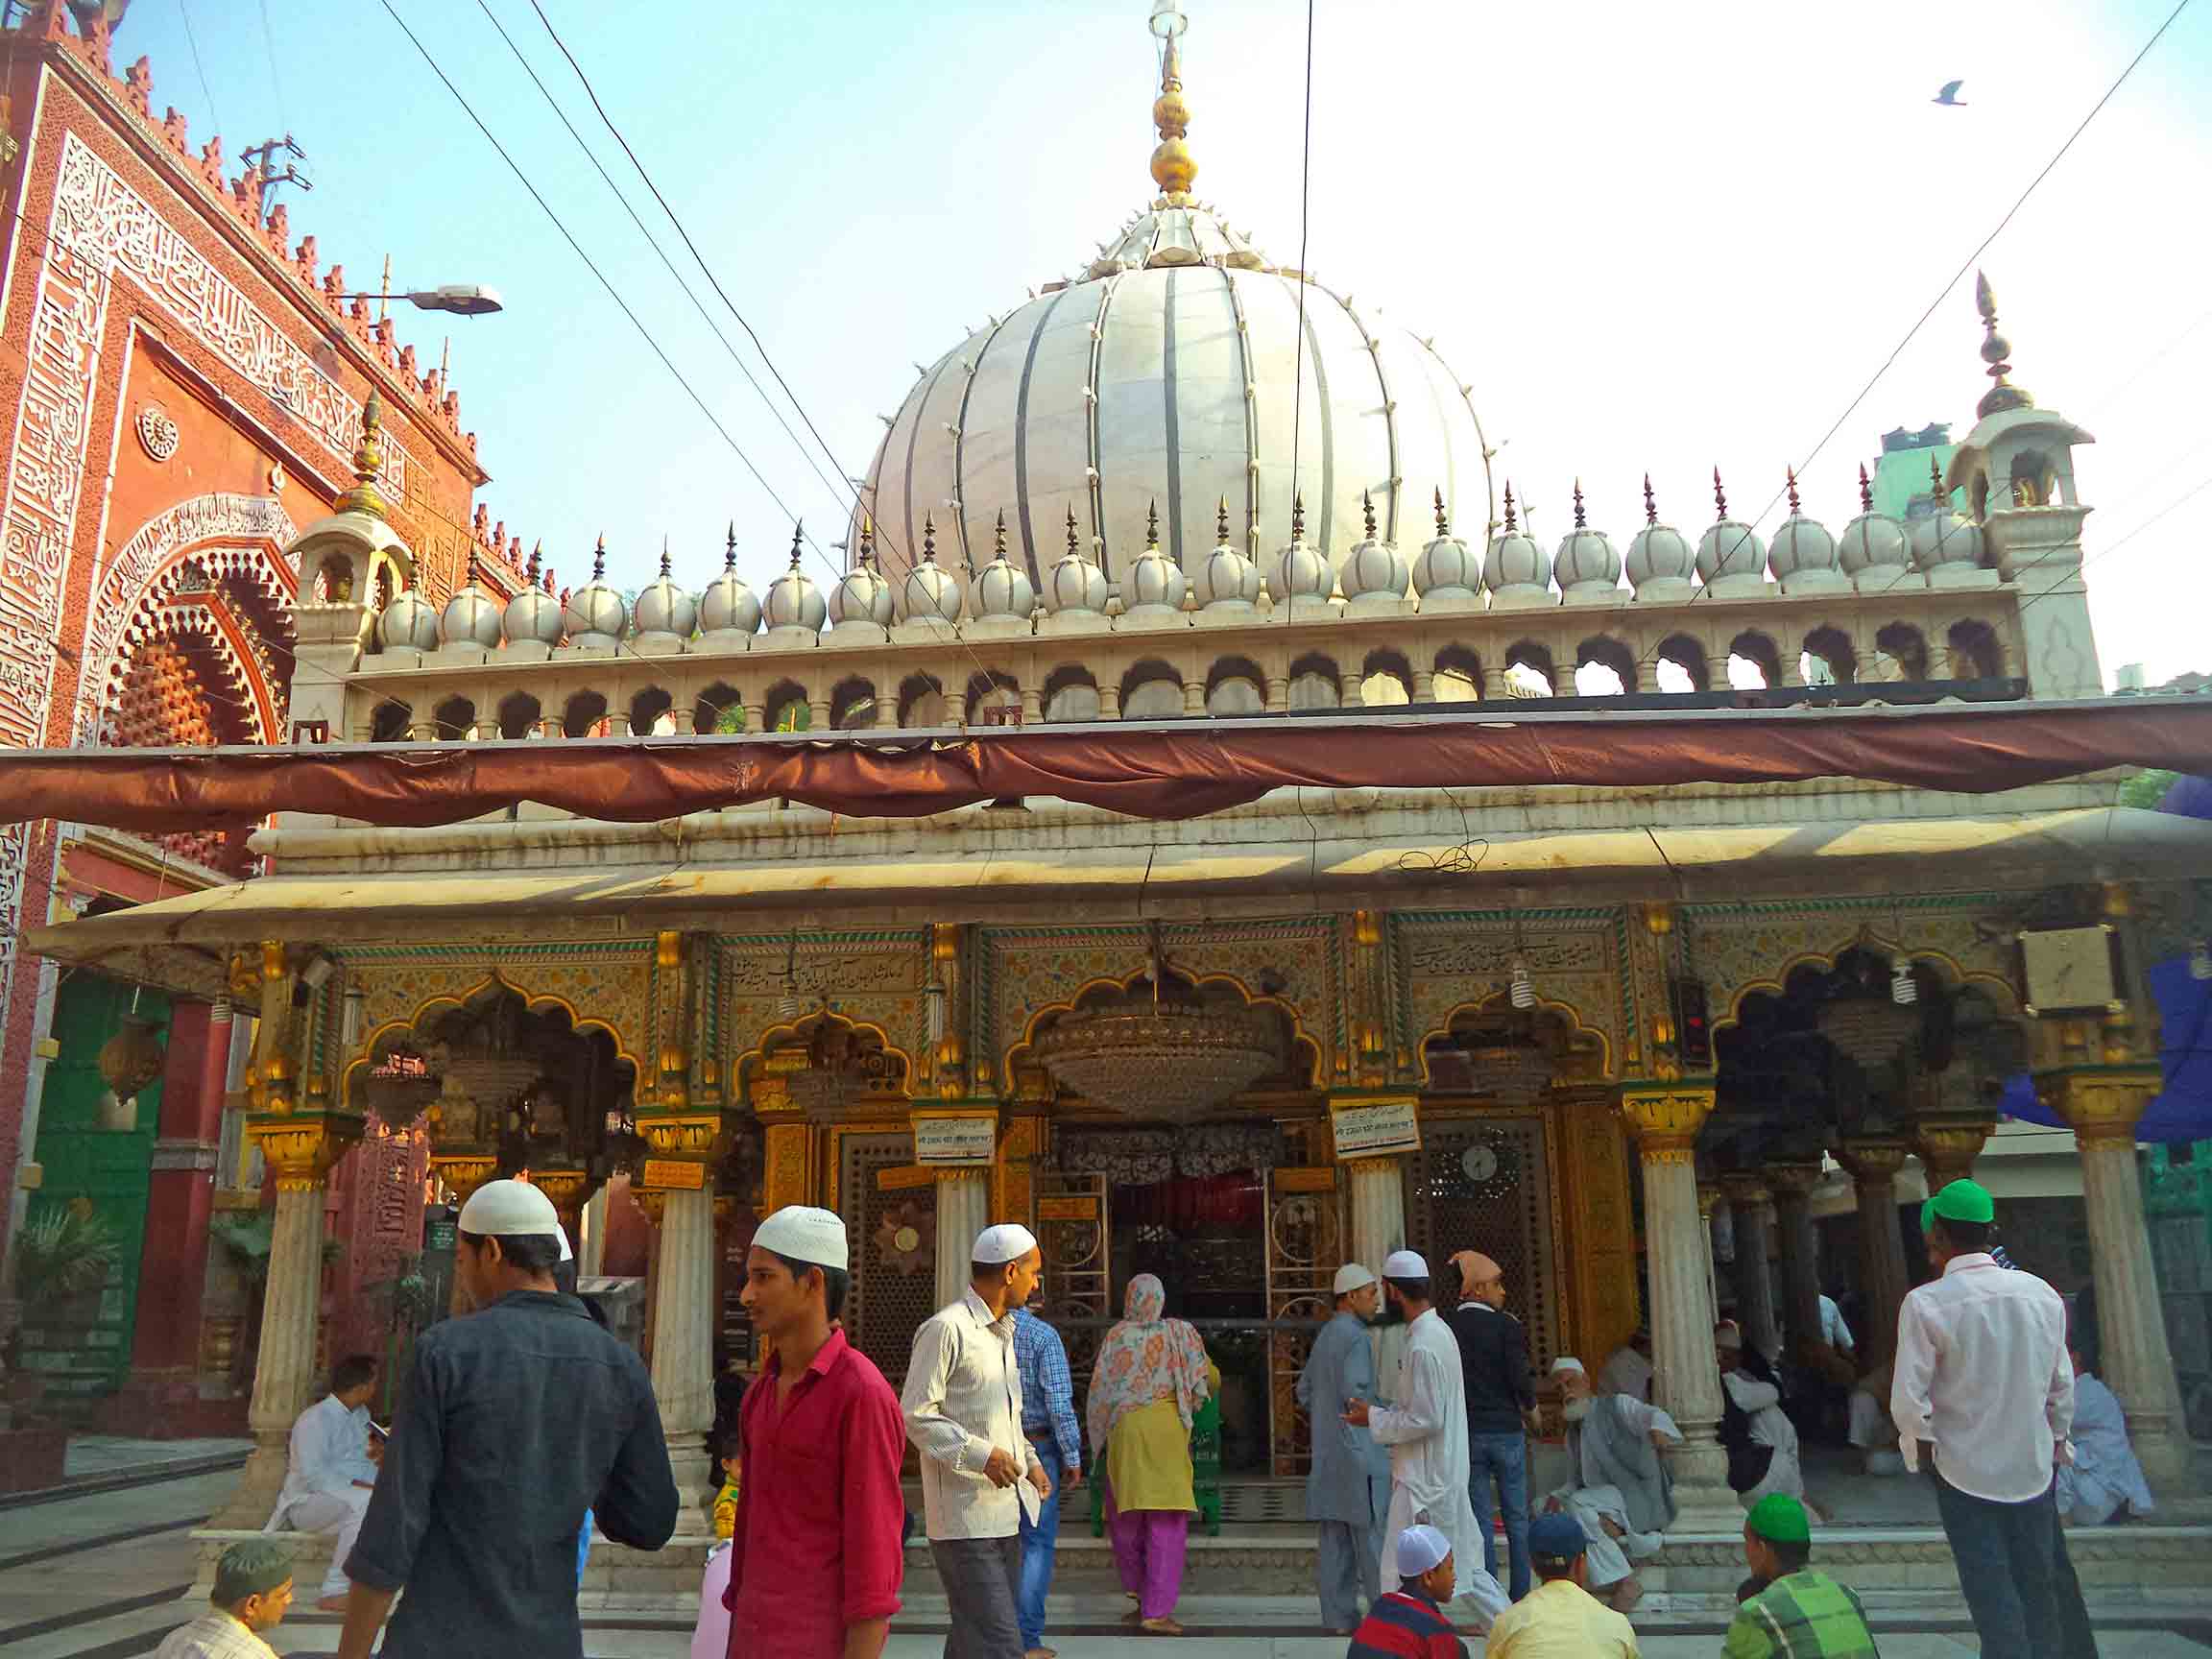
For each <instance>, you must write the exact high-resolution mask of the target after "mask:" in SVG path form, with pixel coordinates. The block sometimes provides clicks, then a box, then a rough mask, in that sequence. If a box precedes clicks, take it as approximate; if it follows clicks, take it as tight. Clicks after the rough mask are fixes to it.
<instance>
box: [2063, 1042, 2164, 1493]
mask: <svg viewBox="0 0 2212 1659" xmlns="http://www.w3.org/2000/svg"><path fill="white" fill-rule="evenodd" d="M2035 1086H2036V1091H2037V1093H2038V1094H2041V1095H2042V1097H2043V1098H2044V1100H2045V1101H2046V1102H2047V1103H2049V1104H2050V1105H2051V1106H2052V1107H2053V1108H2054V1109H2055V1110H2056V1112H2057V1113H2058V1115H2059V1116H2060V1117H2062V1118H2065V1119H2066V1122H2067V1124H2068V1125H2069V1126H2070V1127H2071V1128H2072V1129H2073V1131H2074V1138H2075V1140H2076V1141H2077V1142H2079V1143H2080V1149H2081V1196H2082V1199H2083V1201H2084V1203H2085V1204H2086V1206H2087V1209H2088V1213H2089V1254H2090V1262H2091V1264H2092V1266H2093V1268H2094V1269H2095V1272H2096V1281H2097V1335H2098V1343H2099V1346H2100V1348H2101V1349H2102V1352H2103V1358H2102V1361H2101V1363H2102V1365H2103V1369H2104V1384H2105V1386H2106V1387H2108V1388H2110V1389H2111V1390H2112V1392H2113V1393H2115V1394H2117V1395H2118V1396H2119V1397H2120V1404H2121V1406H2122V1407H2124V1408H2125V1409H2126V1411H2127V1413H2128V1438H2129V1439H2131V1440H2132V1441H2133V1442H2134V1444H2135V1455H2136V1456H2137V1457H2139V1458H2140V1459H2141V1460H2142V1463H2143V1472H2144V1474H2145V1475H2146V1476H2147V1477H2149V1479H2150V1480H2151V1483H2152V1487H2153V1488H2155V1489H2156V1490H2158V1491H2159V1492H2161V1493H2165V1494H2172V1495H2175V1496H2179V1495H2180V1494H2182V1493H2184V1492H2186V1491H2188V1490H2190V1479H2189V1475H2190V1470H2189V1441H2188V1439H2187V1436H2186V1434H2185V1433H2184V1432H2183V1430H2182V1424H2183V1421H2184V1419H2183V1417H2182V1411H2181V1392H2180V1388H2179V1386H2178V1385H2177V1383H2176V1380H2175V1376H2174V1354H2173V1350H2172V1349H2171V1348H2170V1347H2169V1346H2168V1343H2167V1339H2166V1320H2165V1315H2164V1312H2163V1310H2161V1309H2160V1307H2159V1302H2158V1283H2157V1280H2156V1278H2155V1277H2154V1276H2153V1275H2152V1266H2151V1239H2150V1235H2149V1234H2148V1233H2147V1232H2146V1231H2145V1228H2144V1223H2143V1186H2142V1178H2141V1176H2140V1174H2139V1172H2138V1171H2137V1168H2136V1165H2135V1125H2136V1123H2137V1122H2138V1121H2139V1120H2140V1119H2141V1118H2142V1116H2143V1112H2144V1109H2145V1108H2146V1107H2147V1106H2149V1105H2150V1104H2151V1102H2152V1099H2154V1098H2155V1097H2156V1096H2157V1094H2158V1092H2159V1090H2160V1088H2161V1087H2162V1086H2163V1080H2162V1078H2161V1076H2160V1072H2159V1069H2158V1067H2156V1066H2155V1065H2147V1066H2146V1065H2117V1066H2083V1067H2078V1068H2072V1069H2068V1070H2059V1071H2045V1072H2038V1073H2036V1077H2035Z"/></svg>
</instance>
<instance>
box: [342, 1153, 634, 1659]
mask: <svg viewBox="0 0 2212 1659" xmlns="http://www.w3.org/2000/svg"><path fill="white" fill-rule="evenodd" d="M560 1251H561V1223H560V1218H559V1217H558V1216H557V1215H556V1214H554V1210H553V1205H552V1203H551V1201H550V1200H548V1199H547V1198H546V1196H545V1194H544V1193H543V1192H541V1191H540V1190H538V1189H537V1188H535V1187H533V1186H531V1185H529V1184H528V1183H527V1182H522V1181H488V1182H486V1183H485V1184H484V1185H483V1186H482V1187H480V1188H478V1189H477V1190H476V1191H475V1192H474V1193H473V1194H472V1195H471V1196H470V1198H469V1202H468V1204H467V1205H465V1206H464V1207H463V1209H462V1211H461V1238H460V1244H459V1248H458V1249H457V1250H456V1251H455V1252H454V1270H455V1272H456V1273H458V1274H459V1276H460V1279H461V1283H462V1286H463V1288H464V1289H466V1290H467V1291H468V1293H469V1298H470V1300H472V1301H473V1302H474V1303H475V1305H476V1308H477V1311H476V1312H474V1313H471V1314H469V1316H468V1317H466V1318H461V1319H447V1320H445V1321H443V1322H442V1323H440V1324H437V1325H433V1326H432V1327H431V1328H430V1329H429V1330H428V1331H426V1332H424V1333H423V1334H422V1337H421V1341H419V1342H418V1343H417V1344H416V1346H415V1370H414V1380H413V1383H412V1384H411V1385H410V1386H409V1388H408V1390H407V1402H406V1405H405V1406H404V1407H402V1408H401V1410H400V1413H399V1417H398V1421H397V1423H396V1424H395V1425H394V1426H393V1432H392V1444H391V1448H390V1450H389V1451H387V1452H386V1453H385V1455H384V1466H383V1470H382V1472H381V1473H380V1474H379V1476H378V1477H377V1481H376V1492H375V1495H374V1496H373V1498H371V1499H370V1501H369V1513H368V1515H367V1516H366V1517H365V1518H364V1519H363V1521H362V1524H361V1536H360V1539H359V1541H358V1542H356V1543H355V1545H354V1546H353V1553H352V1556H351V1557H350V1559H349V1560H348V1562H347V1563H346V1571H347V1575H348V1576H349V1577H350V1578H351V1579H352V1581H353V1593H352V1597H351V1599H350V1601H349V1605H348V1608H347V1613H346V1627H345V1629H344V1631H343V1632H342V1633H341V1634H340V1636H339V1638H338V1653H339V1659H369V1652H370V1648H371V1647H373V1645H374V1643H375V1640H376V1631H377V1627H378V1626H379V1625H381V1624H382V1623H383V1622H384V1615H385V1613H386V1612H387V1611H388V1610H389V1609H390V1608H391V1605H392V1599H393V1596H394V1595H395V1593H396V1592H397V1590H398V1589H399V1587H400V1586H401V1585H404V1586H406V1590H407V1599H405V1600H404V1601H402V1602H401V1603H400V1604H399V1611H398V1613H397V1616H396V1617H395V1618H394V1619H393V1621H392V1628H391V1630H390V1631H389V1632H388V1633H387V1635H386V1637H385V1641H384V1648H383V1651H384V1653H385V1655H386V1659H433V1656H435V1659H522V1656H524V1655H527V1656H528V1659H582V1655H583V1652H584V1635H583V1630H582V1627H581V1626H580V1624H579V1623H578V1622H577V1617H576V1573H577V1567H576V1553H577V1551H576V1544H577V1534H578V1532H579V1530H580V1529H581V1527H582V1525H583V1521H584V1512H585V1511H586V1510H587V1509H589V1510H590V1511H591V1512H592V1514H593V1517H594V1519H595V1520H596V1522H597V1524H598V1529H599V1531H600V1532H602V1533H603V1534H605V1535H606V1536H607V1537H609V1538H612V1539H613V1540H614V1541H615V1542H616V1543H617V1544H628V1545H630V1546H632V1547H633V1548H635V1549H638V1550H658V1549H660V1548H661V1545H663V1544H665V1543H667V1542H668V1539H669V1536H670V1534H672V1533H673V1532H674V1531H675V1530H676V1513H677V1495H676V1481H675V1478H674V1476H673V1475H672V1474H671V1473H670V1471H669V1467H668V1445H667V1442H666V1440H665V1439H663V1438H662V1436H661V1413H660V1410H659V1408H658V1407H656V1406H655V1405H654V1401H653V1385H652V1383H651V1382H650V1381H649V1380H648V1379H647V1377H646V1375H645V1367H644V1365H643V1363H642V1362H640V1361H639V1359H638V1358H637V1355H636V1354H634V1353H632V1352H631V1351H630V1350H629V1349H628V1348H627V1347H625V1346H624V1345H623V1344H621V1343H620V1342H617V1341H616V1340H615V1339H614V1338H613V1337H612V1336H610V1335H609V1334H607V1333H606V1332H604V1331H602V1330H601V1329H600V1328H599V1327H598V1326H597V1325H596V1324H594V1323H593V1322H592V1320H591V1317H590V1315H589V1314H588V1313H586V1312H585V1310H584V1308H583V1305H582V1304H581V1303H579V1302H577V1301H576V1300H575V1299H574V1298H573V1297H569V1296H564V1295H562V1294H561V1293H560V1292H559V1291H558V1290H556V1289H555V1287H554V1283H553V1269H554V1266H555V1264H556V1262H557V1261H558V1259H559V1256H560Z"/></svg>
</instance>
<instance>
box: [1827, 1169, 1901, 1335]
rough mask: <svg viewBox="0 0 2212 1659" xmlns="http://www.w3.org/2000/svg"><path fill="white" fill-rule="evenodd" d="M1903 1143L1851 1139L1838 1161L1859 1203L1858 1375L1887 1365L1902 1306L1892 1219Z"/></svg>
mask: <svg viewBox="0 0 2212 1659" xmlns="http://www.w3.org/2000/svg"><path fill="white" fill-rule="evenodd" d="M1906 1150H1907V1148H1906V1145H1905V1142H1902V1141H1900V1140H1898V1139H1897V1138H1896V1137H1894V1136H1890V1135H1855V1136H1852V1137H1851V1138H1850V1139H1848V1140H1846V1141H1845V1142H1843V1145H1842V1147H1841V1149H1840V1150H1839V1153H1838V1156H1839V1158H1840V1160H1841V1161H1842V1165H1843V1167H1844V1168H1845V1169H1847V1170H1849V1171H1850V1172H1851V1188H1852V1191H1853V1193H1854V1195H1855V1196H1856V1197H1857V1198H1858V1200H1859V1277H1860V1281H1861V1284H1860V1288H1861V1290H1862V1292H1863V1295H1864V1297H1865V1304H1866V1311H1865V1316H1864V1318H1863V1320H1862V1321H1861V1322H1860V1329H1858V1330H1856V1331H1854V1332H1852V1333H1851V1334H1852V1336H1853V1337H1854V1338H1855V1339H1856V1344H1855V1353H1854V1356H1853V1361H1854V1363H1855V1364H1857V1365H1858V1367H1859V1369H1860V1370H1861V1372H1866V1371H1871V1370H1874V1369H1876V1368H1877V1367H1879V1366H1882V1365H1886V1364H1887V1363H1888V1362H1889V1357H1890V1355H1891V1354H1893V1353H1895V1352H1896V1349H1897V1310H1899V1309H1900V1308H1902V1307H1904V1305H1905V1292H1906V1291H1907V1290H1908V1289H1910V1288H1911V1286H1908V1285H1907V1284H1906V1283H1905V1232H1904V1227H1903V1225H1902V1223H1901V1222H1900V1221H1899V1219H1898V1216H1897V1172H1898V1171H1899V1170H1901V1169H1903V1168H1904V1167H1905V1154H1906Z"/></svg>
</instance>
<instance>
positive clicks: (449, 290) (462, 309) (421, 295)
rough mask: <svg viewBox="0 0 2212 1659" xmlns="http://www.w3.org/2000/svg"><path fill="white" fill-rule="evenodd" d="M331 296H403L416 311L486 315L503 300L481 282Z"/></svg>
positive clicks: (502, 306) (502, 305) (500, 308)
mask: <svg viewBox="0 0 2212 1659" xmlns="http://www.w3.org/2000/svg"><path fill="white" fill-rule="evenodd" d="M331 298H332V299H334V300H404V301H407V303H408V304H410V305H412V306H414V307H415V308H416V309H417V310H419V311H450V312H452V313H453V315H455V316H456V317H489V316H491V315H492V313H493V312H494V311H503V310H505V309H506V307H507V302H506V301H504V300H502V299H500V298H499V290H498V289H496V288H491V287H487V286H486V285H485V284H483V283H481V282H447V283H445V285H443V286H442V287H437V288H423V289H419V290H418V291H416V292H415V293H412V294H334V295H332V296H331Z"/></svg>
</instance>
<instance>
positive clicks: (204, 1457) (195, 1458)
mask: <svg viewBox="0 0 2212 1659" xmlns="http://www.w3.org/2000/svg"><path fill="white" fill-rule="evenodd" d="M252 1450H253V1442H252V1441H251V1440H132V1439H130V1438H128V1437H126V1436H124V1435H121V1434H73V1435H71V1436H70V1438H69V1450H68V1451H67V1453H65V1454H64V1461H63V1464H62V1469H63V1473H64V1474H66V1475H67V1477H68V1478H69V1479H72V1480H84V1479H97V1478H99V1477H102V1476H108V1475H141V1474H156V1473H159V1472H161V1470H162V1467H163V1466H164V1465H166V1464H176V1463H202V1462H208V1461H211V1460H213V1459H215V1458H219V1457H243V1456H245V1455H246V1454H247V1453H249V1452H251V1451H252Z"/></svg>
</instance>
